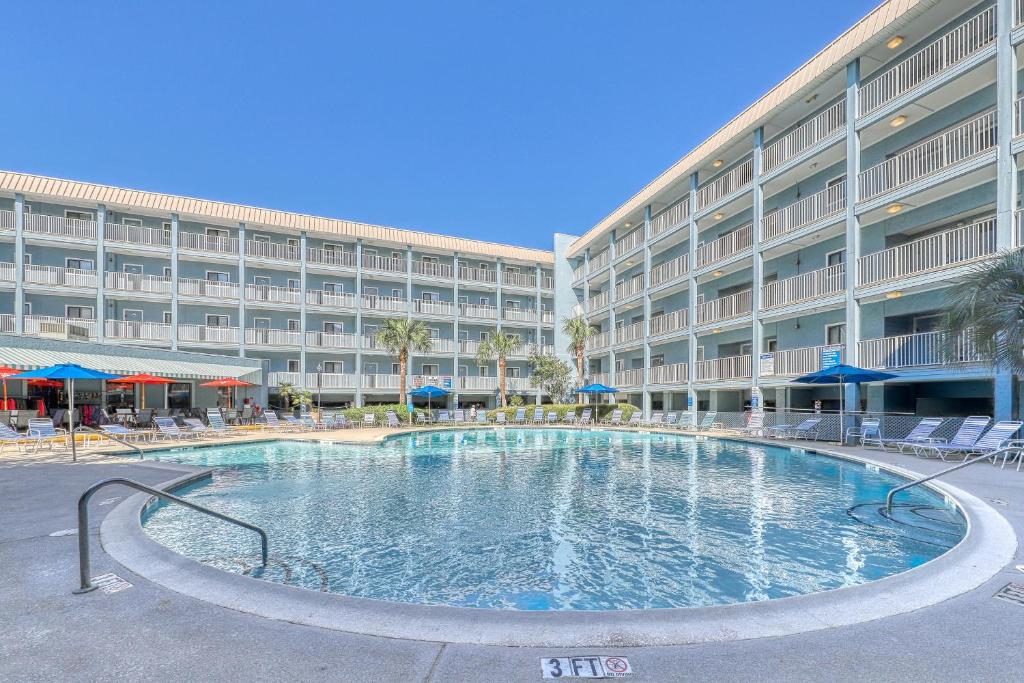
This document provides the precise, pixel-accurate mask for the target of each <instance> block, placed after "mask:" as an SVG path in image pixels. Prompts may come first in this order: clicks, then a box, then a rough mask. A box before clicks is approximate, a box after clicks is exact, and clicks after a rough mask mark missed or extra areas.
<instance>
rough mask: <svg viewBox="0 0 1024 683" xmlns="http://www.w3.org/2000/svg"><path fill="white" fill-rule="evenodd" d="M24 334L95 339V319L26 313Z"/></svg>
mask: <svg viewBox="0 0 1024 683" xmlns="http://www.w3.org/2000/svg"><path fill="white" fill-rule="evenodd" d="M25 334H28V335H33V336H39V337H55V338H58V339H95V338H96V321H95V320H94V319H92V318H63V317H60V316H54V315H26V316H25Z"/></svg>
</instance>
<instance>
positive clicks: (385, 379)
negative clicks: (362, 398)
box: [363, 374, 402, 389]
mask: <svg viewBox="0 0 1024 683" xmlns="http://www.w3.org/2000/svg"><path fill="white" fill-rule="evenodd" d="M401 381H402V377H401V375H367V374H364V375H363V389H398V387H399V385H400V383H401Z"/></svg>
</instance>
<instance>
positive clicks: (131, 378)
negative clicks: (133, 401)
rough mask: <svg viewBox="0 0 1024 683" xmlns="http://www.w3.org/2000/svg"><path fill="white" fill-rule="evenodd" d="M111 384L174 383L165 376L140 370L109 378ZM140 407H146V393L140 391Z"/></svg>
mask: <svg viewBox="0 0 1024 683" xmlns="http://www.w3.org/2000/svg"><path fill="white" fill-rule="evenodd" d="M109 382H110V383H111V384H174V380H173V379H168V378H166V377H157V376H156V375H150V374H149V373H146V372H142V373H139V374H137V375H126V376H124V377H118V378H117V379H112V380H109ZM140 407H141V408H145V407H146V393H145V392H143V393H142V402H141V403H140Z"/></svg>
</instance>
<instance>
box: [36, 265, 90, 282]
mask: <svg viewBox="0 0 1024 683" xmlns="http://www.w3.org/2000/svg"><path fill="white" fill-rule="evenodd" d="M25 282H28V283H32V284H36V285H52V286H54V287H95V286H96V271H95V270H82V269H80V268H60V267H56V266H33V265H27V266H25Z"/></svg>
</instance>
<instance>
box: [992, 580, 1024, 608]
mask: <svg viewBox="0 0 1024 683" xmlns="http://www.w3.org/2000/svg"><path fill="white" fill-rule="evenodd" d="M996 597H997V598H999V599H1001V600H1007V601H1009V602H1012V603H1015V604H1018V605H1020V606H1021V607H1024V583H1008V584H1006V585H1005V586H1003V587H1002V588H1001V589H999V592H998V593H996Z"/></svg>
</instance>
